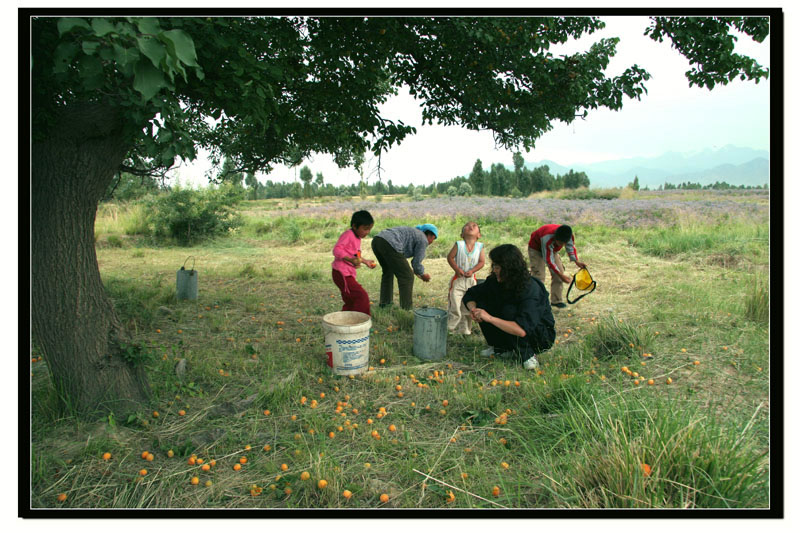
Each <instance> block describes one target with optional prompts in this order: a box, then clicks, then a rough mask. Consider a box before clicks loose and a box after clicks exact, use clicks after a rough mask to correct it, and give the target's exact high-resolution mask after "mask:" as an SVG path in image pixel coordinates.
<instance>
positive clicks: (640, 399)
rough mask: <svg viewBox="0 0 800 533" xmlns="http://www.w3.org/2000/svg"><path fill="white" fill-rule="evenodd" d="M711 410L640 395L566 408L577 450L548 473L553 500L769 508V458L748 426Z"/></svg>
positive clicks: (590, 504) (614, 505)
mask: <svg viewBox="0 0 800 533" xmlns="http://www.w3.org/2000/svg"><path fill="white" fill-rule="evenodd" d="M714 413H715V410H714V409H707V408H704V407H703V408H701V407H700V406H698V405H697V404H696V403H691V402H684V401H679V400H676V399H669V400H664V399H663V398H657V397H654V396H652V395H650V394H646V393H643V394H641V395H633V396H632V397H629V396H625V395H619V396H616V395H613V396H609V397H608V398H606V399H603V400H598V401H597V402H595V404H594V405H593V406H592V409H568V410H565V411H564V415H563V416H564V417H565V419H566V422H564V423H565V424H567V425H568V426H569V427H570V433H571V434H570V440H572V441H574V442H577V443H581V444H580V447H581V448H582V449H581V451H580V452H578V453H577V454H574V455H572V456H571V458H570V461H569V462H568V463H563V464H561V465H560V466H559V467H558V469H557V470H556V471H555V472H554V475H553V476H552V477H553V479H554V480H557V481H558V482H557V483H554V484H553V487H552V488H553V490H554V491H555V492H556V494H557V498H558V499H559V500H562V502H563V503H564V504H566V505H568V506H571V507H582V508H673V509H674V508H682V509H685V508H752V507H759V506H765V505H768V502H769V469H768V456H767V451H766V450H764V449H760V448H759V447H758V446H757V445H756V443H755V440H754V438H753V435H752V424H747V425H746V426H745V427H744V428H740V427H738V426H735V423H734V422H731V421H726V420H725V419H723V418H721V417H718V416H716V415H715V414H714ZM756 414H757V412H756ZM753 418H755V414H754V415H753ZM751 421H752V418H751Z"/></svg>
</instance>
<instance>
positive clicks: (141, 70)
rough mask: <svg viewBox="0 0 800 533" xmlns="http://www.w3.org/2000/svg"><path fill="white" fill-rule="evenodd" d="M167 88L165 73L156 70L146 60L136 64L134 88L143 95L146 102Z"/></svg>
mask: <svg viewBox="0 0 800 533" xmlns="http://www.w3.org/2000/svg"><path fill="white" fill-rule="evenodd" d="M166 86H167V83H166V80H164V73H163V72H161V71H160V70H158V69H157V68H155V67H154V66H153V65H152V63H150V62H149V61H146V60H144V59H141V60H139V61H138V62H137V63H136V66H135V67H134V79H133V88H134V89H136V90H137V91H139V92H140V93H142V96H143V97H144V99H145V101H148V100H150V99H152V98H153V96H155V95H156V93H158V91H159V90H161V89H162V88H164V87H166Z"/></svg>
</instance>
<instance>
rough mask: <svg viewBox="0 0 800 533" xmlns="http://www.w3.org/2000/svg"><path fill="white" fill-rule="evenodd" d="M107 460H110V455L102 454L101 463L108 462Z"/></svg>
mask: <svg viewBox="0 0 800 533" xmlns="http://www.w3.org/2000/svg"><path fill="white" fill-rule="evenodd" d="M109 459H111V454H110V453H108V452H106V453H104V454H103V461H108V460H109Z"/></svg>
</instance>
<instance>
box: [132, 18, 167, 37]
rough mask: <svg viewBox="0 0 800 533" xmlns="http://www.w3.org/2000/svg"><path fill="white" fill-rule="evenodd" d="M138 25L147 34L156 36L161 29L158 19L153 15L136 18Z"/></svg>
mask: <svg viewBox="0 0 800 533" xmlns="http://www.w3.org/2000/svg"><path fill="white" fill-rule="evenodd" d="M134 20H135V21H136V27H137V28H139V31H140V32H141V33H143V34H145V35H150V36H153V37H154V36H156V35H158V33H159V32H160V31H161V27H160V26H159V25H158V19H157V18H152V17H142V18H135V19H134Z"/></svg>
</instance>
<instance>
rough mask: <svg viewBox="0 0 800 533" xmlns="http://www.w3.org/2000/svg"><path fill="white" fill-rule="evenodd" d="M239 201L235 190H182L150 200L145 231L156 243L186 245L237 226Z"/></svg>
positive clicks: (222, 233) (238, 194)
mask: <svg viewBox="0 0 800 533" xmlns="http://www.w3.org/2000/svg"><path fill="white" fill-rule="evenodd" d="M241 200H242V191H241V189H239V188H235V187H230V186H223V187H220V188H218V189H201V190H194V189H182V188H176V189H175V190H173V191H172V192H170V193H168V194H166V195H162V196H159V197H157V198H155V199H153V200H151V201H150V202H149V204H148V208H149V209H148V210H149V214H148V217H147V218H148V228H149V231H150V232H151V234H152V235H153V236H154V237H155V238H156V239H157V240H164V241H175V242H176V243H177V244H180V245H183V246H186V245H191V244H194V243H196V242H199V241H202V240H204V239H207V238H209V237H215V236H219V235H224V234H226V233H228V232H229V231H231V230H234V229H236V228H238V227H240V226H241V225H242V223H243V220H242V217H241V216H240V215H238V214H237V213H236V212H235V211H234V207H235V206H236V205H237V204H238V203H239V202H240V201H241Z"/></svg>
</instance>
